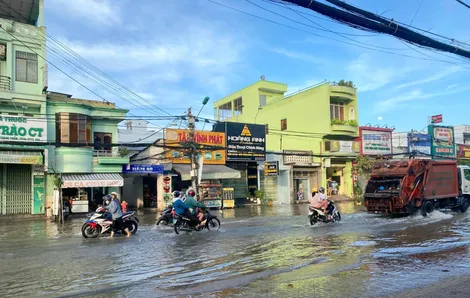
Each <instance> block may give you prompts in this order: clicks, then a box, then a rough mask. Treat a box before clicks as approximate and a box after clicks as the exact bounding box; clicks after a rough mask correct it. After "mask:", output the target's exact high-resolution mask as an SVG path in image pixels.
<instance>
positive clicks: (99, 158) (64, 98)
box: [46, 92, 129, 215]
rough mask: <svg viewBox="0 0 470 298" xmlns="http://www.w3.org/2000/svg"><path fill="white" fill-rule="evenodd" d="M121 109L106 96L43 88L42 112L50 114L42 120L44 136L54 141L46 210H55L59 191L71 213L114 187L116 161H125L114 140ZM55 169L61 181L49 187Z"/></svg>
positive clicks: (119, 183)
mask: <svg viewBox="0 0 470 298" xmlns="http://www.w3.org/2000/svg"><path fill="white" fill-rule="evenodd" d="M127 112H128V110H123V109H118V108H116V106H115V105H114V104H113V103H110V102H101V101H93V100H84V99H78V98H73V97H72V95H68V94H63V93H57V92H48V95H47V114H48V115H50V117H52V118H53V119H52V120H53V121H48V122H47V123H48V141H49V142H50V143H55V145H54V146H49V148H48V152H49V153H48V157H49V164H48V174H49V175H48V181H51V183H49V184H48V185H49V187H48V191H47V206H46V209H47V210H50V211H49V212H52V213H54V214H56V212H57V210H56V208H57V200H58V196H57V192H59V191H60V192H62V197H63V198H64V200H65V201H66V202H68V203H70V205H71V211H72V212H76V213H82V212H88V210H89V208H90V207H91V208H93V207H94V206H95V204H97V203H101V202H102V196H103V195H104V194H106V193H109V192H111V191H116V192H118V193H119V192H120V188H121V187H122V186H123V184H124V179H123V178H122V175H121V172H122V166H123V165H124V164H128V163H129V156H128V155H127V154H128V153H127V152H123V151H120V148H119V147H118V146H117V145H116V144H117V143H118V123H119V122H121V121H123V120H124V119H125V117H126V114H127ZM56 175H61V177H62V180H63V185H62V187H61V189H56V190H55V191H54V183H53V182H52V181H53V180H54V177H55V176H56ZM48 215H51V214H48Z"/></svg>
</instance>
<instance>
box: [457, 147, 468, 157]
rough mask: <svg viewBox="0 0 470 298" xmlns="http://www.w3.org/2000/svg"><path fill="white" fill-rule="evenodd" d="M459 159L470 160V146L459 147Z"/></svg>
mask: <svg viewBox="0 0 470 298" xmlns="http://www.w3.org/2000/svg"><path fill="white" fill-rule="evenodd" d="M457 157H458V158H470V145H458V147H457Z"/></svg>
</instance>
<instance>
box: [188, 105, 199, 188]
mask: <svg viewBox="0 0 470 298" xmlns="http://www.w3.org/2000/svg"><path fill="white" fill-rule="evenodd" d="M188 128H189V143H190V149H189V153H190V154H189V156H190V158H191V187H192V188H193V189H194V191H195V192H196V194H197V193H198V189H197V168H198V158H197V150H196V146H197V143H196V140H195V138H194V136H195V128H196V119H195V117H194V115H193V114H192V112H191V108H189V109H188Z"/></svg>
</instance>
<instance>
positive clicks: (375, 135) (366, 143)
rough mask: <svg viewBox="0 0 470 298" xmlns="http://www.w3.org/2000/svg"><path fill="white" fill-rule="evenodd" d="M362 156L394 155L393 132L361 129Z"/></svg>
mask: <svg viewBox="0 0 470 298" xmlns="http://www.w3.org/2000/svg"><path fill="white" fill-rule="evenodd" d="M361 142H362V145H361V149H362V155H387V154H392V130H391V129H390V130H375V129H373V128H371V129H366V128H362V129H361Z"/></svg>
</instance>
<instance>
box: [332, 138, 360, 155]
mask: <svg viewBox="0 0 470 298" xmlns="http://www.w3.org/2000/svg"><path fill="white" fill-rule="evenodd" d="M330 144H331V147H330V151H331V152H341V153H359V152H360V149H361V147H360V143H359V142H353V141H337V140H334V141H331V143H330Z"/></svg>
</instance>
